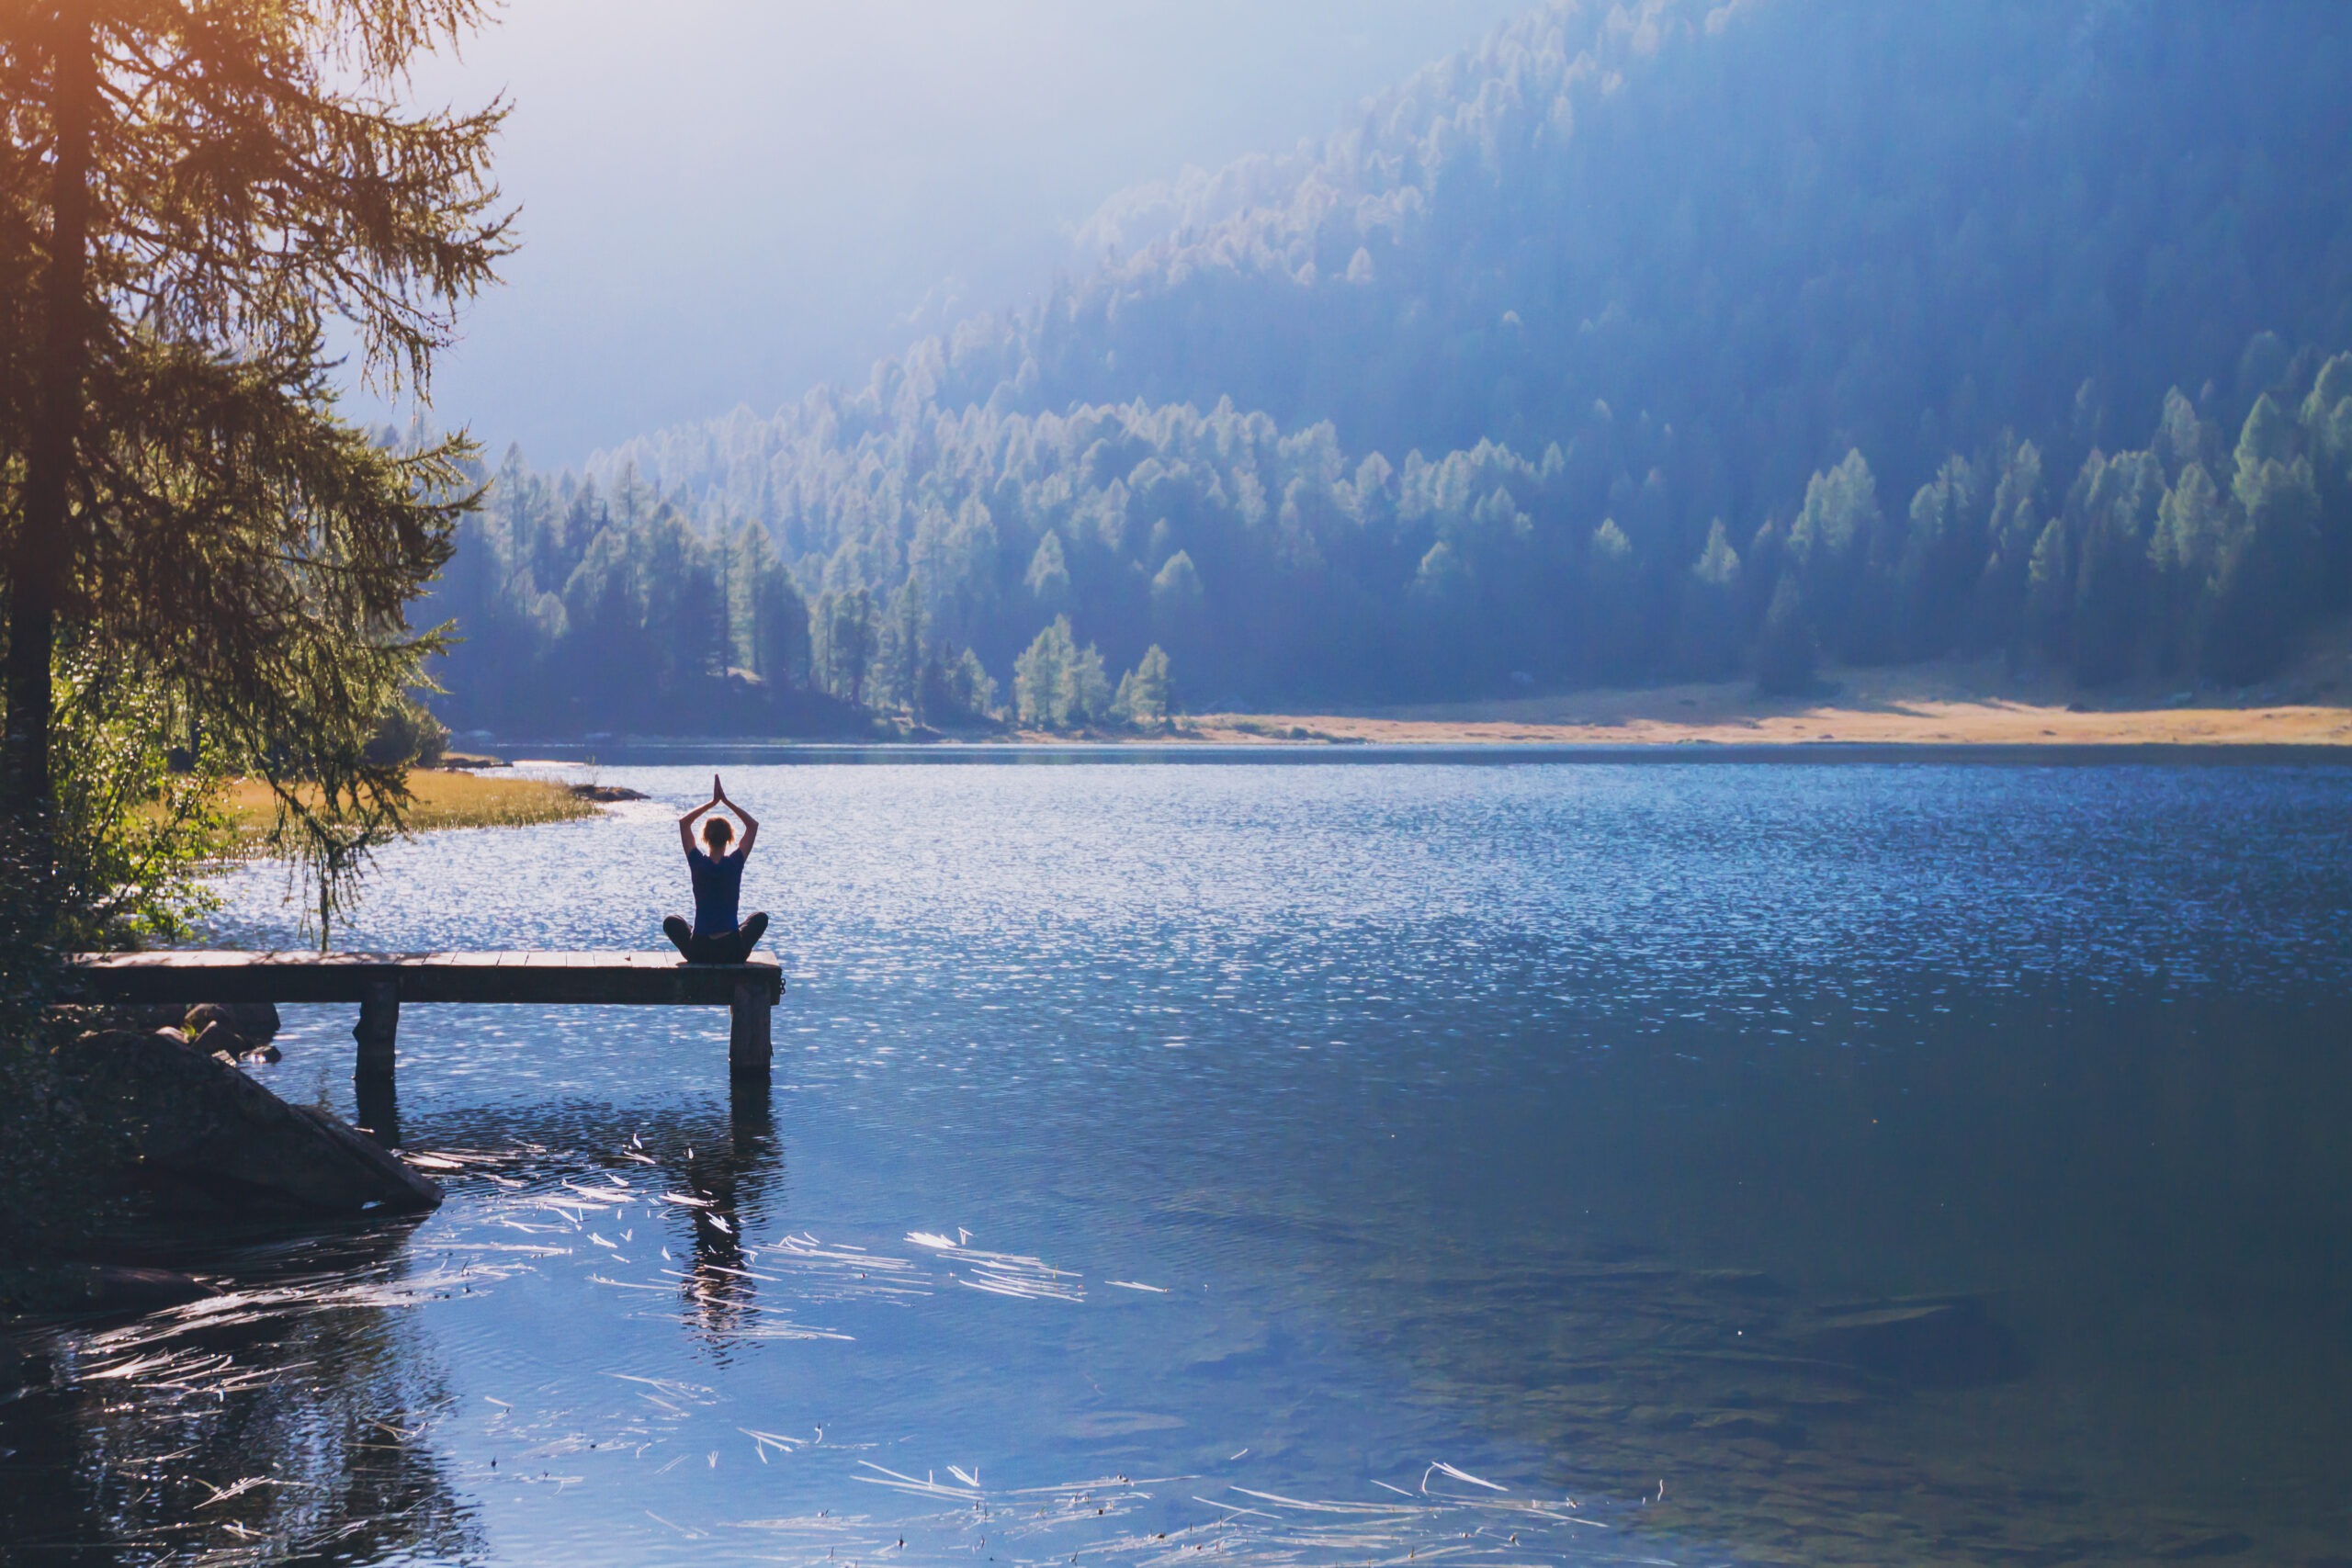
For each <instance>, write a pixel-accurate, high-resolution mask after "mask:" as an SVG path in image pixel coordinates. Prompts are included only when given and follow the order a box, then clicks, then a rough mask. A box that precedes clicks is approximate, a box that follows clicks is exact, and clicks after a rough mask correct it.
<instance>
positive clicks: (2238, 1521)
mask: <svg viewBox="0 0 2352 1568" xmlns="http://www.w3.org/2000/svg"><path fill="white" fill-rule="evenodd" d="M602 777H603V778H604V780H605V782H607V783H617V784H631V785H635V786H637V787H639V788H641V789H644V790H647V791H649V792H650V793H651V794H653V795H655V796H656V797H657V798H656V801H655V803H654V804H652V805H650V806H642V807H637V806H633V807H623V808H621V809H620V810H618V811H617V812H616V813H614V814H613V815H610V816H607V817H605V818H602V819H599V820H595V821H591V822H585V823H578V824H568V825H564V826H560V827H553V828H548V829H532V830H523V831H490V832H479V833H462V834H448V835H443V836H440V837H436V838H433V839H429V840H422V841H420V842H417V843H415V844H413V845H410V846H406V847H403V848H401V849H399V850H397V851H395V852H391V853H389V854H387V855H386V856H385V857H384V859H383V861H382V863H381V866H380V870H379V874H378V876H377V879H376V881H375V883H374V885H373V889H372V892H371V893H370V895H369V897H368V902H367V903H366V905H365V906H364V908H363V909H362V910H361V912H360V915H359V917H358V919H357V922H356V927H355V929H354V930H353V931H351V932H350V933H349V936H348V938H347V940H346V942H345V945H349V946H353V947H380V948H421V947H560V948H571V947H579V948H606V947H627V948H647V947H650V946H654V945H657V944H658V941H659V937H658V930H657V922H658V920H659V919H660V917H661V916H662V914H663V913H665V912H667V911H669V910H672V909H675V908H681V906H682V903H683V900H684V891H683V884H684V877H683V874H682V869H681V868H680V867H679V866H678V865H677V863H676V862H677V844H676V835H675V830H674V829H673V826H672V819H673V817H674V814H675V812H676V811H677V810H678V809H680V808H682V807H684V805H686V804H689V803H691V802H692V801H694V800H695V799H698V798H699V797H700V795H701V793H702V792H703V791H705V790H706V789H707V779H708V774H707V770H699V771H698V770H694V769H686V768H676V769H665V768H629V769H609V768H608V769H606V770H605V771H604V773H603V774H602ZM729 784H730V788H731V790H732V792H733V793H734V794H735V795H738V796H739V797H740V798H741V799H742V800H744V801H745V802H746V803H747V804H749V805H751V806H752V808H753V809H754V810H755V811H757V812H758V813H759V814H760V815H761V817H762V818H763V821H764V824H765V826H764V828H763V841H762V843H761V846H760V849H759V852H758V853H757V854H756V855H755V857H754V859H753V862H752V873H751V875H750V877H749V879H748V881H747V899H748V901H749V905H750V907H755V908H766V909H768V910H769V911H770V912H771V913H772V914H773V916H774V917H775V926H774V927H773V935H772V937H771V943H770V945H771V947H772V949H773V950H774V951H775V952H776V953H779V954H780V956H781V958H782V960H783V962H784V964H785V966H786V974H787V976H789V982H790V994H789V995H788V996H787V998H786V1002H785V1004H784V1007H783V1009H782V1010H780V1011H779V1012H778V1014H777V1017H776V1041H777V1060H776V1073H775V1085H774V1088H773V1090H772V1092H770V1093H767V1094H764V1095H761V1094H741V1093H739V1094H737V1095H735V1096H734V1097H733V1098H730V1094H729V1088H728V1085H727V1080H726V1070H725V1053H726V1043H725V1020H724V1016H723V1014H721V1013H719V1012H716V1011H712V1012H707V1013H696V1012H684V1011H672V1010H618V1009H616V1010H526V1009H456V1008H449V1009H411V1010H409V1011H408V1013H407V1015H406V1016H405V1017H404V1018H403V1020H402V1022H401V1058H402V1059H401V1080H400V1090H399V1100H398V1103H397V1106H396V1107H390V1108H388V1107H383V1106H375V1105H371V1106H369V1107H367V1108H365V1119H368V1120H372V1121H374V1122H379V1123H381V1124H382V1125H383V1127H384V1129H385V1131H386V1132H387V1133H388V1134H394V1135H397V1137H398V1138H399V1140H400V1141H401V1144H402V1145H403V1146H404V1147H405V1148H406V1149H408V1150H409V1151H410V1152H411V1153H412V1154H413V1155H416V1156H422V1157H424V1159H425V1160H426V1162H427V1163H428V1164H429V1165H435V1166H436V1167H437V1168H438V1169H439V1173H440V1174H442V1176H443V1178H444V1179H445V1180H446V1182H447V1187H448V1190H449V1201H448V1204H447V1207H445V1208H444V1209H442V1210H441V1211H440V1212H439V1213H435V1214H434V1215H433V1216H431V1217H430V1218H428V1219H426V1220H424V1221H423V1222H422V1223H421V1224H414V1225H413V1226H401V1227H396V1228H392V1229H379V1230H376V1231H372V1232H368V1231H363V1232H359V1233H356V1234H352V1235H342V1236H338V1237H331V1238H324V1239H321V1238H315V1237H313V1238H289V1239H280V1240H277V1241H275V1242H271V1243H268V1244H266V1245H257V1246H255V1247H251V1248H248V1249H246V1250H244V1251H243V1252H240V1253H238V1254H235V1255H232V1256H228V1257H222V1256H218V1255H209V1256H206V1257H204V1258H201V1259H199V1261H200V1263H201V1265H202V1266H203V1267H205V1268H207V1269H210V1270H212V1271H214V1272H217V1273H219V1274H220V1275H222V1276H223V1277H225V1278H226V1279H227V1280H231V1281H232V1282H233V1283H234V1284H235V1285H236V1286H237V1287H238V1293H237V1294H235V1295H233V1296H232V1297H231V1298H230V1299H229V1303H228V1304H227V1305H226V1306H215V1307H213V1308H210V1309H208V1310H207V1311H205V1312H202V1313H195V1314H180V1315H179V1316H176V1317H167V1318H165V1319H163V1320H154V1321H150V1322H149V1323H147V1324H144V1325H138V1326H135V1327H133V1328H130V1329H121V1328H115V1329H102V1328H82V1329H76V1330H74V1331H71V1332H65V1333H62V1334H61V1335H60V1336H59V1337H57V1338H56V1340H55V1341H54V1342H53V1344H52V1345H51V1352H52V1355H53V1359H54V1363H55V1371H56V1377H57V1386H56V1387H54V1388H53V1389H51V1391H48V1392H44V1393H36V1394H34V1395H31V1396H28V1398H26V1399H23V1400H20V1401H18V1402H17V1404H14V1405H12V1406H8V1407H6V1409H5V1410H0V1446H6V1447H7V1448H10V1449H13V1450H15V1452H14V1454H13V1456H12V1457H9V1458H7V1459H6V1460H5V1461H0V1540H5V1541H6V1543H7V1544H6V1545H5V1546H0V1562H8V1563H11V1564H13V1563H18V1562H22V1563H28V1564H29V1563H53V1562H115V1561H126V1562H139V1561H152V1560H155V1559H159V1558H164V1557H177V1558H182V1559H186V1560H188V1561H199V1560H200V1561H204V1562H238V1561H256V1562H264V1561H266V1562H279V1561H298V1562H349V1563H375V1562H499V1563H540V1562H562V1563H566V1564H582V1565H585V1564H602V1563H616V1564H617V1563H630V1564H637V1563H668V1562H677V1563H695V1564H709V1563H728V1562H770V1561H782V1562H866V1563H872V1562H895V1561H897V1560H899V1559H900V1558H905V1559H908V1560H910V1561H915V1562H944V1561H953V1562H1000V1563H1008V1564H1009V1563H1017V1562H1036V1563H1044V1562H1060V1563H1069V1562H1085V1563H1099V1562H1112V1561H1120V1562H1125V1561H1146V1562H1182V1561H1187V1560H1191V1559H1193V1558H1196V1557H1216V1558H1219V1559H1229V1560H1236V1561H1242V1562H1283V1563H1324V1562H1329V1563H1340V1562H1380V1563H1387V1562H1400V1563H1401V1562H1419V1561H1420V1560H1422V1559H1444V1560H1446V1561H1449V1562H1451V1561H1461V1562H1475V1563H1493V1564H1520V1563H1546V1562H1673V1563H1691V1564H1700V1563H1728V1562H1856V1563H1862V1562H1871V1563H1877V1562H1892V1561H1905V1562H2150V1561H2160V1560H2169V1559H2209V1560H2214V1561H2230V1560H2236V1561H2243V1562H2286V1563H2303V1564H2312V1565H2317V1564H2324V1563H2332V1564H2345V1563H2347V1562H2352V1051H2347V1047H2348V1046H2352V1028H2347V1026H2346V1019H2347V1009H2346V1004H2347V999H2352V854H2347V850H2352V813H2348V812H2347V806H2352V772H2346V771H2338V770H2328V769H2301V768H2250V769H2222V768H2211V769H2169V770H2168V769H2159V768H2143V767H2136V766H2134V767H2103V768H2072V767H2064V768H2030V767H1989V766H1949V767H1946V766H1936V767H1928V766H1883V767H1882V766H1810V765H1770V766H1744V765H1712V766H1704V765H1701V766H1674V765H1649V766H1600V765H1560V764H1550V763H1545V764H1540V765H1539V764H1521V765H1485V766H1476V765H1473V766H1453V765H1444V766H1430V765H1406V764H1399V765H1391V766H1360V767H1347V768H1324V767H1304V766H1284V765H1275V764H1261V765H1232V766H1223V765H1217V766H1199V765H1195V766H1181V767H1179V766H1156V765H1119V766H1035V767H1023V766H1013V767H1004V766H995V767H978V766H975V767H893V766H839V767H775V766H771V767H759V768H747V769H743V770H741V771H739V772H736V773H730V776H729ZM229 891H230V894H231V899H232V903H231V908H229V909H228V910H227V911H226V912H225V913H224V915H223V916H222V918H221V919H220V922H219V927H218V932H217V934H218V937H219V939H220V941H223V942H231V943H234V944H239V945H245V944H262V943H278V942H288V941H289V940H291V931H292V927H291V918H292V917H291V915H290V913H289V911H288V909H287V908H285V907H284V906H283V905H282V903H281V897H282V894H283V891H284V888H283V884H282V880H281V878H280V877H279V875H278V874H276V873H274V872H271V871H269V870H267V869H266V868H257V869H254V870H253V871H251V872H248V873H245V874H241V875H240V876H238V877H237V878H236V879H235V880H234V881H233V882H232V884H231V886H230V888H229ZM350 1024H351V1018H350V1016H349V1010H339V1009H324V1008H322V1009H308V1010H299V1009H298V1010H288V1032H287V1033H286V1035H285V1036H283V1037H282V1039H281V1043H282V1044H283V1045H284V1046H285V1048H286V1059H285V1061H284V1062H283V1063H282V1064H281V1065H279V1066H276V1067H274V1068H270V1069H266V1076H267V1077H268V1079H269V1081H270V1082H271V1083H272V1085H273V1087H275V1088H276V1089H277V1090H278V1091H279V1092H280V1093H282V1094H285V1095H288V1097H289V1098H296V1099H304V1100H312V1099H315V1100H323V1101H324V1102H325V1103H327V1104H329V1105H332V1106H334V1107H335V1108H336V1109H338V1110H340V1111H343V1112H345V1114H353V1115H357V1114H360V1113H361V1108H357V1107H355V1106H354V1105H353V1104H352V1102H351V1089H350V1078H349V1075H350V1068H351V1052H352V1047H351V1043H350V1039H349V1033H348V1031H349V1028H350ZM395 1121H396V1129H395V1127H394V1125H393V1124H394V1122H395ZM680 1199H684V1200H688V1201H684V1202H682V1201H675V1200H680ZM76 1549H78V1550H76Z"/></svg>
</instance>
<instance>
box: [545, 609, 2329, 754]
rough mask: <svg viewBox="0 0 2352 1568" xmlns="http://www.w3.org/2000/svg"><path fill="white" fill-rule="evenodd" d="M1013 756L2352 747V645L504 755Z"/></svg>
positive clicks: (627, 741) (612, 740)
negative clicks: (2193, 666)
mask: <svg viewBox="0 0 2352 1568" xmlns="http://www.w3.org/2000/svg"><path fill="white" fill-rule="evenodd" d="M1008 746H1023V747H1057V748H1060V747H1067V748H1071V749H1087V748H1095V749H1100V748H1111V747H1117V748H1144V747H1158V748H1171V749H1182V748H1187V747H1193V746H1201V747H1211V746H1216V747H1266V748H1275V747H1292V748H1309V747H1323V746H1332V747H1342V746H1344V747H1353V746H1371V747H1380V748H1412V747H1428V748H1455V749H1460V748H1478V747H1486V746H1495V747H1514V746H1517V747H1527V746H1560V747H1582V748H1594V749H1611V750H1613V749H1621V748H1623V749H1647V748H1652V747H1656V748H1669V747H1678V746H1679V747H1727V748H1738V749H1740V750H1743V751H1750V750H1758V749H1762V750H1770V749H1774V748H1799V747H1813V746H1838V747H1843V748H1863V749H1868V750H1872V751H1876V750H1881V749H1898V750H1909V749H1917V750H1924V751H1932V750H1939V749H1941V750H1952V751H1962V750H1995V751H2007V750H2019V749H2032V748H2046V749H2050V750H2079V749H2086V748H2088V749H2096V748H2114V749H2118V750H2120V749H2125V748H2179V749H2184V750H2191V749H2211V750H2216V751H2220V750H2245V749H2256V748H2276V749H2279V750H2282V751H2283V750H2287V749H2298V750H2300V749H2316V748H2331V749H2332V748H2346V749H2352V637H2346V638H2344V639H2339V641H2338V642H2337V644H2336V645H2335V646H2333V647H2330V648H2326V649H2321V650H2319V651H2317V652H2315V653H2314V654H2313V656H2312V658H2311V659H2309V660H2305V661H2304V662H2303V663H2301V665H2299V666H2298V667H2297V669H2296V670H2295V671H2293V672H2291V673H2290V675H2287V676H2284V677H2281V678H2280V679H2278V680H2277V681H2273V682H2266V683H2265V684H2263V685H2260V686H2256V687H2253V688H2249V689H2245V690H2240V691H2228V692H2221V691H2211V690H2196V689H2189V690H2167V689H2165V687H2164V686H2163V685H2161V684H2153V683H2152V684H2143V685H2142V686H2139V687H2120V688H2106V689H2102V690H2098V691H2093V692H2083V691H2080V690H2078V689H2075V688H2074V687H2072V686H2070V685H2069V684H2067V683H2066V682H2063V681H2061V680H2057V679H2054V678H2050V677H2036V676H2033V675H2018V674H2016V673H2013V672H2010V671H2006V670H2004V669H2003V668H2002V667H2001V665H2000V663H1999V661H1998V660H1979V661H1974V662H1959V661H1946V662H1943V663H1939V664H1933V665H1922V666H1915V667H1910V668H1905V669H1897V670H1845V671H1831V672H1830V673H1829V674H1827V675H1826V676H1825V678H1824V680H1823V681H1822V682H1821V684H1820V686H1819V688H1818V689H1817V690H1816V691H1815V692H1814V693H1812V694H1805V695H1801V696H1785V697H1772V696H1767V695H1764V694H1760V693H1758V691H1757V690H1756V688H1755V686H1754V684H1753V683H1752V682H1747V681H1724V682H1690V683H1686V684H1681V685H1670V686H1648V687H1635V688H1627V689H1618V690H1587V691H1577V692H1566V693H1557V694H1541V695H1539V694H1529V695H1526V696H1517V697H1494V698H1488V699H1485V700H1480V701H1471V702H1457V703H1434V704H1425V705H1402V706H1395V707H1377V708H1358V709H1341V710H1336V711H1335V710H1330V709H1318V708H1316V707H1311V706H1305V705H1302V706H1301V707H1299V708H1297V709H1295V710H1292V711H1285V712H1275V713H1222V712H1207V713H1193V714H1187V715H1184V716H1182V717H1180V718H1179V719H1178V720H1177V721H1176V723H1175V724H1174V726H1173V727H1171V728H1169V729H1166V730H1162V731H1159V732H1155V733H1138V732H1136V731H1134V730H1111V729H1105V730H1085V731H1080V732H1077V733H1059V734H1057V733H1052V732H1047V731H1042V730H1000V731H995V732H992V733H989V734H974V735H936V734H933V733H931V732H928V731H922V732H918V733H916V734H913V735H904V736H898V737H892V736H887V735H876V736H875V737H872V738H870V739H843V738H838V737H836V738H831V739H823V740H817V739H809V740H801V741H796V740H792V739H784V738H777V739H754V738H750V737H740V738H738V737H719V736H700V737H686V736H677V737H667V738H662V737H654V736H628V737H620V736H605V737H599V738H597V739H594V740H593V741H569V742H559V741H555V740H548V739H541V740H526V741H518V742H516V743H515V750H513V751H511V752H510V753H509V754H510V755H513V756H515V758H516V759H517V761H525V762H526V764H527V761H529V760H530V759H533V758H537V759H539V760H542V761H546V762H547V763H548V764H549V765H563V766H576V765H578V764H579V763H580V762H581V761H589V760H594V761H602V762H606V763H614V764H619V763H621V762H622V761H623V760H624V758H625V757H627V756H628V754H630V753H637V752H648V751H661V750H665V749H671V748H680V747H684V748H691V749H693V750H695V751H696V752H697V754H701V753H709V754H713V755H717V754H722V753H725V752H728V751H730V750H741V751H749V750H757V751H762V752H765V751H769V750H775V751H778V752H782V753H797V752H801V751H807V752H809V753H811V754H827V755H831V754H844V753H850V752H856V751H865V750H873V749H875V748H876V747H887V748H889V749H890V750H894V751H895V750H899V749H901V748H904V749H907V750H932V751H937V752H971V753H980V752H987V751H990V750H1001V749H1003V748H1005V747H1008Z"/></svg>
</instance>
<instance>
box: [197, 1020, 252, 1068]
mask: <svg viewBox="0 0 2352 1568" xmlns="http://www.w3.org/2000/svg"><path fill="white" fill-rule="evenodd" d="M188 1043H189V1044H191V1045H194V1046H195V1047H196V1048H197V1049H198V1050H199V1051H201V1052H203V1053H204V1054H205V1055H208V1056H218V1057H222V1058H225V1059H226V1060H227V1061H229V1062H230V1063H232V1064H234V1063H235V1061H236V1059H237V1058H238V1057H240V1056H242V1055H244V1054H245V1053H246V1052H248V1051H250V1050H252V1049H253V1042H252V1041H250V1040H247V1039H246V1038H245V1037H244V1036H243V1035H242V1034H240V1033H238V1032H236V1031H235V1030H233V1029H232V1028H230V1027H229V1026H228V1025H227V1024H226V1023H223V1022H222V1021H220V1020H219V1019H217V1018H216V1019H214V1020H213V1021H211V1022H210V1023H208V1024H206V1025H205V1026H204V1027H203V1028H201V1029H199V1030H198V1031H197V1034H196V1038H195V1039H194V1040H191V1041H189V1042H188Z"/></svg>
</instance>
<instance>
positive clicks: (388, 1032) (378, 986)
mask: <svg viewBox="0 0 2352 1568" xmlns="http://www.w3.org/2000/svg"><path fill="white" fill-rule="evenodd" d="M400 1028H401V988H400V986H399V984H398V983H397V982H395V981H391V980H371V981H369V982H368V987H367V989H366V990H364V991H362V992H361V993H360V996H359V1023H358V1025H357V1027H356V1028H355V1029H353V1030H352V1032H351V1034H352V1038H353V1039H355V1040H356V1041H358V1042H359V1074H358V1076H359V1077H363V1078H370V1077H381V1078H388V1077H391V1076H392V1067H393V1066H394V1064H395V1063H396V1062H397V1060H398V1048H397V1045H396V1043H395V1042H396V1040H397V1038H398V1036H399V1034H400Z"/></svg>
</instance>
